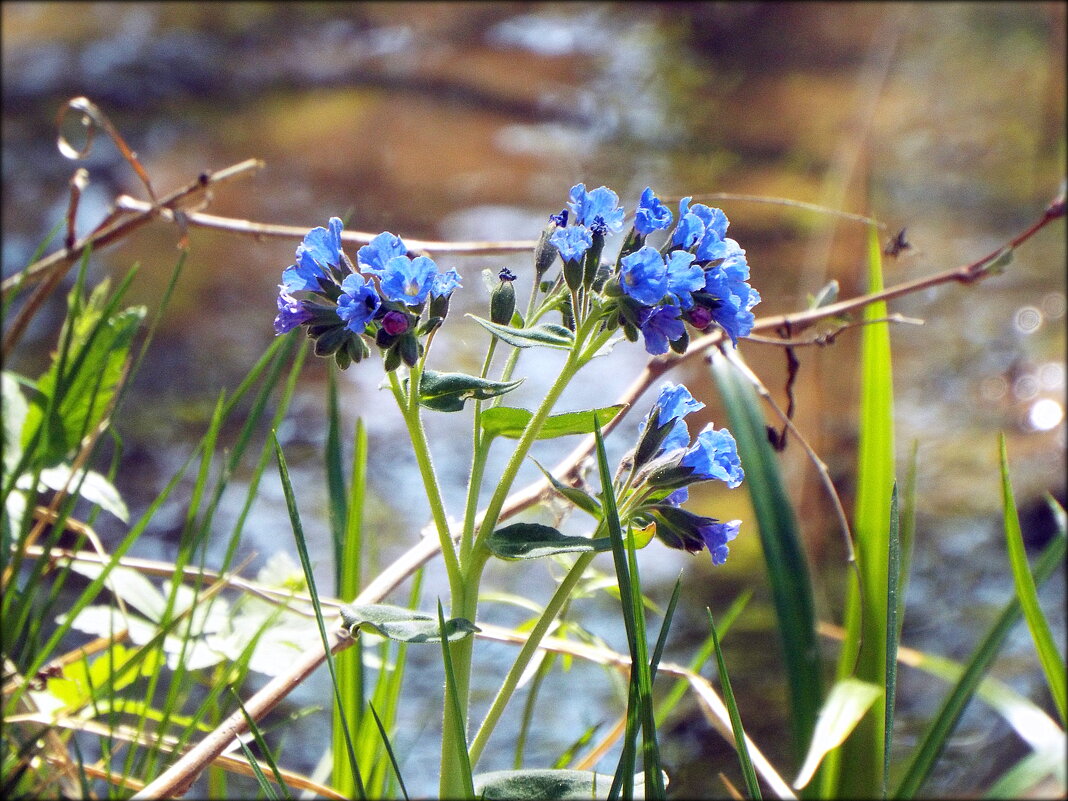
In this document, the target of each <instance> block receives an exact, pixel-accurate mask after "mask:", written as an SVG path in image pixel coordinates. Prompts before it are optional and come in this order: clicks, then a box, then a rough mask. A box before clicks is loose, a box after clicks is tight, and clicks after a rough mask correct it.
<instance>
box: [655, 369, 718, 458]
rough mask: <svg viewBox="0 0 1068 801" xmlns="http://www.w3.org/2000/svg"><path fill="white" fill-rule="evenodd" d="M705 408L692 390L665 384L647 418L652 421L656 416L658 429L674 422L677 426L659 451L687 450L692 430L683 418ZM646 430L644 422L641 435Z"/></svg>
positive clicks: (678, 385) (665, 438)
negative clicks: (691, 392) (692, 393)
mask: <svg viewBox="0 0 1068 801" xmlns="http://www.w3.org/2000/svg"><path fill="white" fill-rule="evenodd" d="M703 408H705V405H704V404H703V403H701V401H699V400H697V399H696V398H694V396H693V395H691V394H690V390H688V389H686V387H685V386H683V385H682V384H672V383H671V382H668V383H666V384H664V386H662V387H661V388H660V395H659V396H657V399H656V404H654V406H653V408H652V410H650V412H649V416H648V418H647V419H650V420H651V419H652V417H653V415H654V414H655V415H656V425H657V426H658V427H660V426H663V425H665V424H666V423H669V422H671V421H672V420H674V421H675V425H674V426H673V427H672V429H671V431H670V432H669V433H668V435H667V436H666V437H664V441H663V442H662V443H661V444H660V448H659V450H660V451H671V450H674V449H676V448H685V447H686V446H687V445H689V444H690V430H689V429H688V428H687V427H686V421H685V420H683V419H682V418H684V417H685V416H686V415H688V414H690V413H691V412H696V411H698V410H699V409H703ZM644 429H645V423H644V422H643V423H642V424H641V427H640V428H639V433H640V432H641V431H643V430H644Z"/></svg>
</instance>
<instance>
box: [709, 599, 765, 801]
mask: <svg viewBox="0 0 1068 801" xmlns="http://www.w3.org/2000/svg"><path fill="white" fill-rule="evenodd" d="M705 611H706V612H708V628H709V631H711V633H712V647H713V649H714V650H715V652H716V665H717V666H718V668H719V683H720V685H721V686H722V688H723V703H724V705H726V707H727V714H728V715H730V719H731V731H732V732H733V733H734V743H735V746H736V748H737V750H738V763H739V765H740V766H741V769H742V777H743V778H744V779H745V788H746V792H747V793H748V794H749V798H761V795H760V783H759V782H758V781H757V775H756V770H755V769H754V768H753V760H752V759H751V758H750V756H749V746H748V745H746V742H745V728H744V727H743V726H742V716H741V713H740V712H739V711H738V703H737V701H735V699H734V690H733V689H732V688H731V680H730V677H729V676H728V675H727V662H726V660H725V659H724V657H723V648H722V646H721V645H720V642H719V636H718V635H717V634H716V624H715V622H714V621H713V620H712V610H711V609H709V608H708V607H705Z"/></svg>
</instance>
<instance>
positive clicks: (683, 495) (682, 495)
mask: <svg viewBox="0 0 1068 801" xmlns="http://www.w3.org/2000/svg"><path fill="white" fill-rule="evenodd" d="M688 500H690V488H689V487H679V488H678V489H677V490H675V491H674V492H673V493H671V494H670V495H668V496H667V497H666V498H664V500H662V501H661V502H660V503H663V504H667V505H668V506H682V505H683V504H684V503H686V501H688Z"/></svg>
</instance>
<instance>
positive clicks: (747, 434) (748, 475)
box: [712, 352, 823, 764]
mask: <svg viewBox="0 0 1068 801" xmlns="http://www.w3.org/2000/svg"><path fill="white" fill-rule="evenodd" d="M712 376H713V378H715V381H716V386H717V387H718V388H719V393H720V397H722V398H723V404H724V406H725V407H726V409H727V415H728V417H729V419H730V427H731V433H733V434H734V438H735V440H736V441H737V443H738V453H739V456H740V457H741V460H742V465H743V466H744V467H745V486H747V487H748V489H749V496H750V498H751V499H752V502H753V511H754V513H755V514H756V518H757V525H758V528H759V530H760V542H761V546H762V547H763V550H764V562H765V565H766V567H767V574H768V583H769V584H770V586H771V593H772V598H773V600H774V603H775V613H776V616H777V618H778V628H779V641H780V643H781V645H782V653H783V664H784V666H785V668H786V675H787V683H788V686H789V688H790V716H789V717H790V723H791V742H792V744H793V752H794V757H795V759H796V761H797V764H800V763H801V760H802V759H803V758H804V755H805V751H806V749H807V747H808V743H809V740H810V738H811V737H812V731H813V729H814V728H815V726H816V718H817V716H818V715H819V710H820V706H821V705H822V703H823V681H822V675H821V674H822V669H821V664H820V658H819V643H818V640H817V638H816V613H815V605H814V602H813V600H812V582H811V579H810V578H809V569H808V561H807V559H806V558H805V552H804V546H803V545H802V540H801V532H800V529H799V528H798V526H797V520H796V518H795V516H794V509H793V504H792V503H791V502H790V498H789V496H788V495H787V492H786V487H785V485H784V483H783V480H782V474H781V471H780V470H779V463H778V457H777V456H776V453H775V451H774V450H773V449H772V447H771V444H770V443H769V442H768V438H767V429H766V427H765V424H764V416H763V415H762V414H761V413H760V401H759V399H758V398H757V395H756V392H755V391H754V390H753V388H752V386H751V385H750V383H749V382H748V381H747V380H746V378H745V376H743V375H742V374H741V373H740V371H739V370H738V369H737V368H735V367H734V366H732V365H731V364H730V363H729V362H728V361H727V359H726V358H725V357H724V356H723V355H722V354H719V353H715V352H714V353H713V358H712Z"/></svg>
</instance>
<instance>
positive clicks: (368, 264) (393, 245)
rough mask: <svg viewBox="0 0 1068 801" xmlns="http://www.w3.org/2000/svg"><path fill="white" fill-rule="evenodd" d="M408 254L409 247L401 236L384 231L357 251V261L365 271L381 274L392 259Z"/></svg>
mask: <svg viewBox="0 0 1068 801" xmlns="http://www.w3.org/2000/svg"><path fill="white" fill-rule="evenodd" d="M407 254H408V248H407V247H406V246H405V244H404V241H403V240H402V239H401V238H400V237H399V236H395V235H394V234H391V233H390V232H389V231H383V232H382V233H380V234H379V235H378V236H376V237H375V238H374V239H372V240H371V241H370V242H369V243H368V244H366V245H364V246H363V247H362V248H360V249H359V250H358V251H356V263H357V264H358V265H359V266H360V267H361V268H363V270H364V271H365V272H369V273H372V274H373V275H381V274H382V271H383V270H384V269H386V265H387V264H389V260H390V259H392V258H395V257H397V256H406V255H407Z"/></svg>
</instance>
